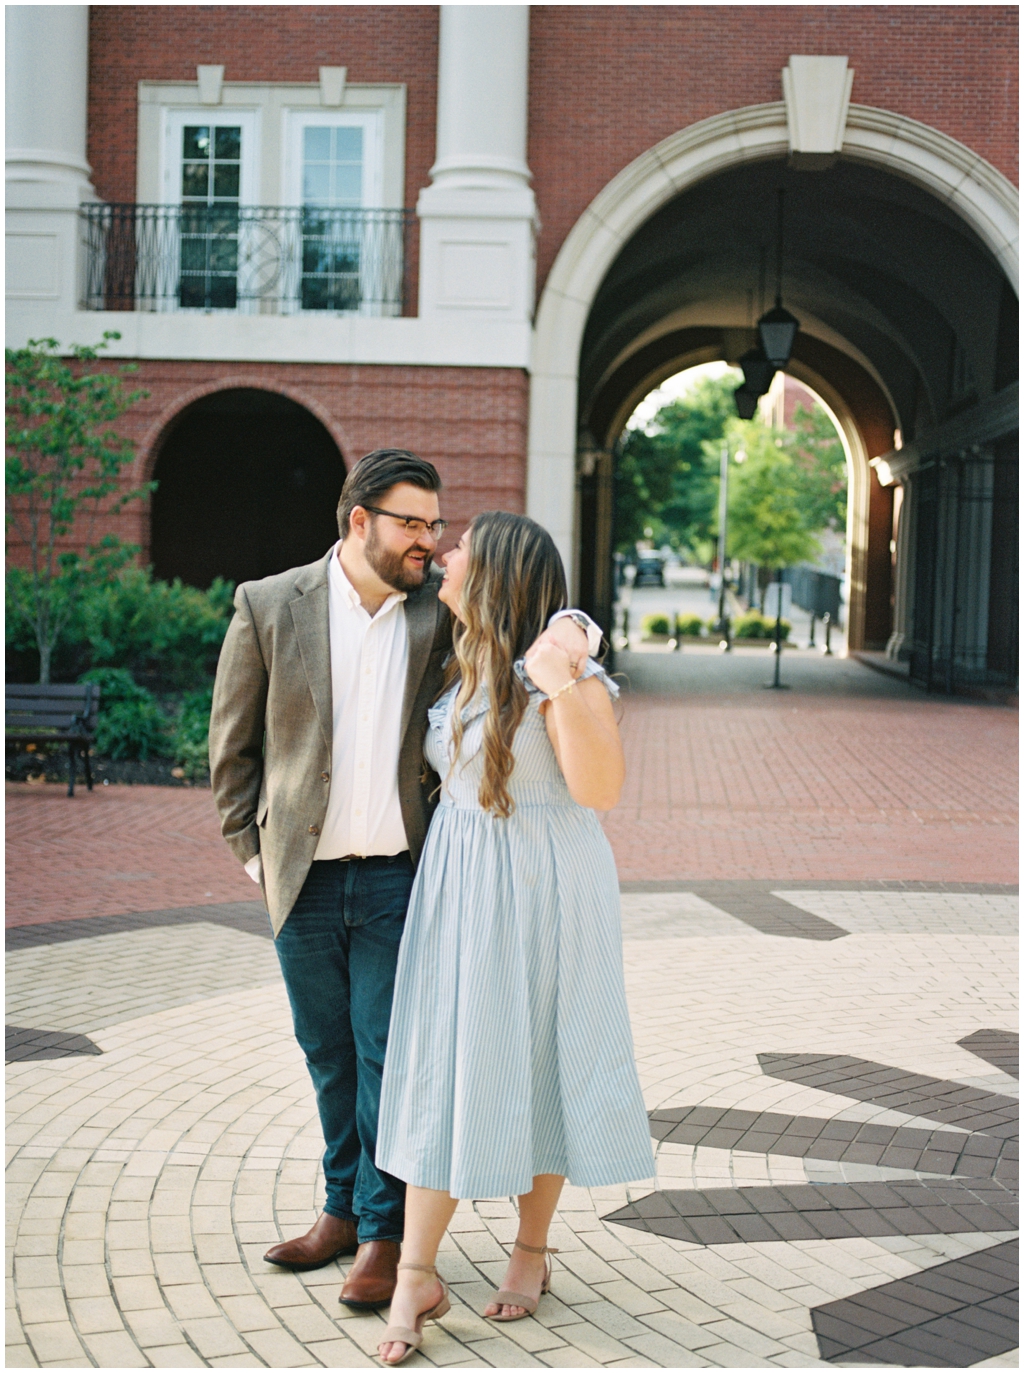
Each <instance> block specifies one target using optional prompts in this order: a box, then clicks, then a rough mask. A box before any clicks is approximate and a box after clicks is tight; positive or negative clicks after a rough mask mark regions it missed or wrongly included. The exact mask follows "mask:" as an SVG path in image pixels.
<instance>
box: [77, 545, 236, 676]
mask: <svg viewBox="0 0 1024 1373" xmlns="http://www.w3.org/2000/svg"><path fill="white" fill-rule="evenodd" d="M233 592H234V588H233V586H232V585H231V583H229V582H224V581H222V580H221V579H220V578H219V577H218V578H217V579H216V581H215V582H214V583H213V585H212V586H211V587H210V589H209V591H199V590H198V589H197V588H196V587H194V586H185V585H184V584H183V583H182V582H181V581H180V580H179V579H178V578H175V580H174V581H173V582H161V581H157V580H155V579H154V578H153V575H152V573H151V571H150V570H149V569H148V568H138V567H133V568H128V569H126V570H125V571H124V572H122V573H121V574H120V576H118V577H115V578H113V579H112V580H111V581H110V582H108V583H107V585H106V586H103V587H100V588H97V589H96V590H95V591H94V592H92V593H91V594H90V595H89V596H88V597H87V598H86V600H85V602H84V603H83V606H82V611H81V637H82V638H83V639H84V640H85V641H86V642H87V643H88V645H89V649H90V653H91V659H92V664H93V666H94V667H103V666H107V665H109V666H112V667H114V666H116V667H124V668H128V669H129V670H130V671H132V672H134V673H142V672H152V671H156V672H157V673H158V674H159V676H160V677H161V678H162V679H163V680H164V681H166V682H167V684H168V685H169V686H172V687H179V688H181V687H184V688H186V689H187V688H193V689H195V688H198V687H199V686H201V684H202V683H203V682H205V681H206V680H207V679H208V678H209V677H210V676H211V675H212V673H213V670H214V668H215V667H216V662H217V655H218V654H219V652H220V646H221V643H222V642H223V639H224V635H225V634H226V632H227V627H228V622H229V621H230V619H231V607H232V596H233Z"/></svg>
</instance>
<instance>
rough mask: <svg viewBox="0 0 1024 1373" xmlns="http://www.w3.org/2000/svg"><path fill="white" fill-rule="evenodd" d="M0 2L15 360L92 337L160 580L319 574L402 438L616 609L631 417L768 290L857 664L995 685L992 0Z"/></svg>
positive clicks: (1011, 343)
mask: <svg viewBox="0 0 1024 1373" xmlns="http://www.w3.org/2000/svg"><path fill="white" fill-rule="evenodd" d="M7 14H8V48H7V54H8V55H7V63H8V83H7V89H8V95H7V101H8V131H9V148H8V154H7V180H8V219H7V228H8V341H9V343H11V344H20V343H23V342H24V340H25V339H26V338H29V337H40V336H45V335H52V336H53V337H56V338H58V339H60V340H61V341H62V342H65V343H71V342H93V341H95V340H97V339H98V338H99V337H100V335H101V334H102V332H103V331H104V330H105V329H117V330H119V332H120V333H121V335H122V338H121V340H120V342H119V343H118V344H117V345H116V346H115V348H114V349H113V350H112V352H113V354H114V355H115V356H119V357H125V358H131V359H132V360H134V361H136V362H137V363H138V365H139V373H138V375H139V378H140V381H141V383H142V384H143V385H144V386H145V387H146V388H147V389H148V390H149V392H150V396H149V399H148V400H147V401H145V402H144V403H142V404H140V405H139V406H138V407H137V408H136V409H135V410H134V411H133V412H132V413H131V415H130V416H129V417H128V419H127V421H126V425H127V427H128V428H129V429H130V431H131V433H132V436H133V437H134V438H135V439H136V441H137V444H138V450H137V451H138V457H137V463H136V471H135V472H134V473H133V474H132V479H133V481H135V480H146V479H150V478H153V477H155V478H156V479H157V480H158V481H159V483H160V486H159V488H158V491H157V494H156V496H155V497H154V499H153V502H152V507H151V508H145V509H144V508H142V507H136V508H134V509H133V510H132V511H130V512H129V513H128V514H126V515H125V516H124V517H122V526H123V529H122V532H123V533H124V534H125V535H126V536H127V537H129V538H132V539H133V540H134V541H137V542H139V543H140V544H142V546H143V548H144V549H145V555H146V557H147V558H148V559H150V560H152V561H153V563H154V565H155V567H156V569H157V572H158V573H159V574H160V575H164V576H172V575H182V576H185V577H186V578H187V579H188V580H193V581H196V582H198V583H200V584H202V583H203V582H204V581H206V580H208V579H209V578H210V577H211V576H213V575H215V574H216V573H217V572H220V573H222V574H223V575H227V576H231V577H235V578H237V577H241V576H259V575H264V574H265V573H267V572H270V571H273V570H276V569H277V568H279V567H283V566H287V565H289V564H290V563H294V562H297V561H302V560H307V559H311V558H313V557H315V556H316V555H317V554H318V553H319V552H321V551H322V550H323V548H324V547H326V544H327V542H328V541H329V540H330V538H331V530H332V524H331V512H332V508H333V502H334V499H335V497H336V493H337V490H338V489H339V488H340V484H341V480H342V479H343V475H344V471H345V468H346V466H347V465H348V464H349V463H351V462H352V461H353V459H355V458H358V457H359V456H360V455H361V454H362V453H363V452H365V451H366V450H367V449H369V448H370V447H374V446H378V445H382V444H394V445H400V446H404V447H411V448H413V449H414V450H416V451H417V452H419V453H421V454H423V455H424V456H425V457H429V458H430V459H431V460H432V461H434V462H435V463H436V464H437V466H438V468H439V469H440V471H441V473H442V476H443V478H444V481H445V485H446V495H445V511H446V514H448V515H449V516H450V517H451V518H452V519H453V521H454V527H453V529H452V531H451V533H453V534H457V533H458V529H459V527H460V526H461V525H462V524H464V522H465V521H466V520H467V519H468V518H470V517H471V516H472V514H473V512H474V511H476V510H480V509H485V508H488V507H494V506H501V507H504V508H510V509H526V510H528V511H529V512H530V513H532V514H534V515H535V516H536V517H537V518H538V519H540V520H542V521H543V522H544V523H545V524H546V525H547V526H548V527H549V528H550V529H551V530H552V532H553V534H554V535H555V537H556V539H557V540H558V542H559V545H560V547H561V549H562V551H563V554H564V556H565V559H566V562H567V565H568V566H569V567H570V569H571V571H572V575H573V577H574V579H575V587H576V595H577V596H578V598H579V599H580V600H581V601H582V603H584V604H587V605H588V606H591V607H592V608H594V609H595V611H596V612H597V614H598V615H599V617H601V618H606V617H607V613H608V609H609V596H610V578H609V566H610V549H611V535H612V520H613V517H614V512H613V509H612V500H611V492H612V472H613V468H614V450H615V444H616V441H617V439H618V437H619V434H620V433H621V430H622V426H623V424H624V423H625V419H626V418H627V417H628V415H629V413H630V412H631V410H632V408H633V406H634V405H635V404H636V402H637V401H638V400H639V399H640V398H641V397H642V395H644V394H645V393H646V392H647V391H648V390H650V389H651V388H652V387H653V386H655V385H657V384H658V382H660V381H661V380H663V379H664V378H665V377H666V376H668V375H670V374H671V373H673V372H676V371H679V370H681V369H682V368H683V367H686V366H689V365H692V364H694V363H697V362H704V361H710V360H712V359H715V358H726V359H728V360H729V361H736V360H737V359H738V358H739V357H740V356H741V355H742V354H743V353H744V352H745V351H746V350H747V349H748V348H749V347H750V346H751V343H752V341H753V339H754V337H755V334H754V327H753V326H754V324H755V322H756V319H757V317H758V315H759V314H760V313H761V311H762V309H763V308H765V307H766V305H770V304H771V301H772V297H774V295H775V294H776V290H777V289H779V290H780V291H781V295H782V298H783V302H784V304H785V305H786V307H787V308H788V309H790V310H791V311H792V312H793V313H794V314H795V315H796V316H797V318H798V319H799V321H800V331H799V333H798V335H797V340H796V344H795V346H794V349H793V353H792V357H791V360H790V362H789V364H788V367H787V370H788V371H789V373H790V374H791V375H793V376H794V377H796V378H797V379H799V380H801V381H803V382H805V383H806V384H807V385H809V386H811V387H812V388H813V389H814V391H815V392H817V393H818V394H819V395H821V396H822V397H823V398H824V399H825V401H826V402H827V404H828V405H829V407H830V409H831V410H832V412H833V413H834V414H835V415H836V416H837V418H838V419H839V422H840V425H841V428H842V431H843V436H844V442H845V444H846V447H847V453H848V459H849V465H850V517H849V519H850V523H849V530H848V535H849V537H848V547H849V562H848V580H849V588H850V624H849V641H850V643H851V645H852V646H853V647H855V648H856V647H862V648H863V647H867V648H872V647H873V648H882V647H886V646H888V651H889V652H890V654H891V655H892V656H894V657H897V658H898V657H902V658H904V659H907V660H909V662H910V668H911V675H912V677H913V678H914V679H915V680H918V681H920V682H921V683H922V684H924V685H928V686H931V687H938V688H941V689H946V690H949V689H955V688H961V687H971V686H991V685H995V686H997V687H1004V686H1006V685H1007V684H1008V683H1009V682H1010V681H1011V680H1013V679H1015V673H1016V665H1015V664H1016V601H1015V595H1016V592H1015V587H1016V489H1017V459H1016V425H1017V419H1016V351H1015V350H1016V330H1017V325H1016V309H1017V295H1016V292H1017V257H1016V190H1015V185H1016V176H1017V164H1016V148H1017V143H1016V51H1017V42H1016V23H1017V13H1016V9H1015V7H1012V6H996V5H992V6H988V5H986V6H952V5H951V6H895V5H894V6H842V7H832V6H799V7H797V6H794V7H786V6H782V7H775V6H768V7H758V6H735V7H730V6H725V7H722V6H707V7H704V6H693V7H691V6H668V7H666V6H649V7H646V6H630V7H615V6H600V7H587V6H582V7H581V6H537V7H527V6H508V7H505V6H480V7H476V6H441V7H440V8H436V7H432V6H426V5H412V6H395V7H389V6H349V5H339V6H281V7H275V6H260V7H251V8H250V7H246V6H230V7H227V6H225V7H218V6H204V7H189V6H156V5H153V6H150V5H130V6H118V5H104V6H97V7H92V8H89V7H85V6H14V7H9V8H8V11H7ZM780 189H782V190H783V191H784V193H785V198H784V205H785V212H784V217H783V251H782V254H781V273H780V274H779V279H778V281H776V267H775V263H776V254H777V249H778V241H777V229H776V205H777V202H778V191H779V190H780ZM893 548H895V556H894V553H893Z"/></svg>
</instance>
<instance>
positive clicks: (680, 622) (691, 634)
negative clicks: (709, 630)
mask: <svg viewBox="0 0 1024 1373" xmlns="http://www.w3.org/2000/svg"><path fill="white" fill-rule="evenodd" d="M703 628H704V621H703V620H702V619H701V617H700V616H699V615H677V616H676V634H678V635H685V636H686V637H687V638H694V639H696V638H699V637H700V633H701V630H702V629H703Z"/></svg>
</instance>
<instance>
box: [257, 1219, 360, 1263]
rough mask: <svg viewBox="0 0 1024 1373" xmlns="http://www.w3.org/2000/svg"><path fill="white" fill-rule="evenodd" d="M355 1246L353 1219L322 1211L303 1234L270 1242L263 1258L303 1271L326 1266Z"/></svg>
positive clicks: (352, 1250)
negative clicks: (296, 1237) (311, 1226)
mask: <svg viewBox="0 0 1024 1373" xmlns="http://www.w3.org/2000/svg"><path fill="white" fill-rule="evenodd" d="M358 1247H359V1240H358V1239H357V1238H356V1223H355V1221H354V1220H339V1219H338V1217H337V1216H329V1215H328V1214H327V1212H326V1211H324V1212H322V1213H321V1214H320V1215H319V1216H317V1218H316V1221H315V1223H314V1225H313V1228H312V1229H311V1230H308V1231H307V1232H306V1234H304V1235H300V1236H299V1238H298V1239H294V1240H285V1241H284V1242H283V1243H282V1244H275V1245H273V1246H272V1247H271V1248H270V1249H268V1250H267V1252H266V1253H265V1254H264V1255H263V1257H264V1258H265V1259H266V1261H267V1262H268V1263H276V1264H280V1266H281V1267H282V1268H290V1269H291V1270H292V1272H293V1273H307V1272H309V1271H310V1270H311V1269H313V1268H324V1267H326V1265H327V1264H329V1263H330V1262H331V1260H332V1259H336V1258H338V1257H339V1256H340V1255H342V1254H354V1253H355V1252H356V1250H357V1248H358Z"/></svg>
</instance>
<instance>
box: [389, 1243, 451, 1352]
mask: <svg viewBox="0 0 1024 1373" xmlns="http://www.w3.org/2000/svg"><path fill="white" fill-rule="evenodd" d="M398 1266H399V1268H415V1269H416V1270H417V1271H418V1272H420V1273H433V1274H434V1276H435V1277H436V1278H437V1280H438V1282H439V1283H440V1284H441V1300H440V1301H439V1302H438V1303H437V1305H436V1306H432V1307H431V1308H430V1310H429V1311H421V1312H420V1313H419V1315H418V1316H417V1317H416V1328H415V1329H414V1330H410V1329H409V1328H408V1327H407V1326H404V1325H387V1326H385V1327H384V1333H383V1335H381V1337H380V1340H379V1342H378V1344H377V1357H378V1359H380V1361H381V1363H382V1364H383V1365H384V1367H385V1368H397V1367H398V1365H399V1364H400V1363H405V1361H406V1359H407V1358H408V1357H409V1355H410V1354H412V1353H413V1352H414V1351H415V1350H417V1349H419V1347H420V1345H421V1344H422V1343H423V1327H424V1325H425V1324H426V1323H427V1321H439V1320H440V1319H441V1317H442V1316H446V1315H447V1314H448V1312H449V1311H450V1310H451V1309H452V1304H451V1302H450V1301H449V1300H448V1284H447V1283H446V1282H445V1280H444V1278H442V1277H441V1275H440V1273H439V1272H438V1271H437V1269H436V1268H435V1267H434V1265H433V1264H432V1263H400V1264H399V1265H398ZM386 1344H404V1345H406V1346H407V1348H406V1351H405V1353H404V1354H403V1355H402V1357H401V1358H400V1359H394V1360H393V1361H391V1362H388V1360H386V1359H385V1358H384V1357H383V1356H382V1354H381V1352H380V1351H381V1348H382V1347H383V1346H384V1345H386Z"/></svg>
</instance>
